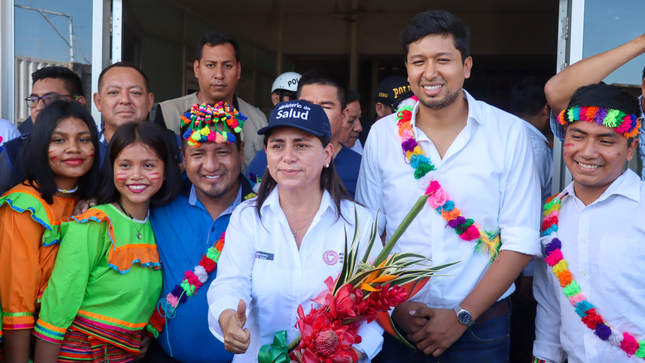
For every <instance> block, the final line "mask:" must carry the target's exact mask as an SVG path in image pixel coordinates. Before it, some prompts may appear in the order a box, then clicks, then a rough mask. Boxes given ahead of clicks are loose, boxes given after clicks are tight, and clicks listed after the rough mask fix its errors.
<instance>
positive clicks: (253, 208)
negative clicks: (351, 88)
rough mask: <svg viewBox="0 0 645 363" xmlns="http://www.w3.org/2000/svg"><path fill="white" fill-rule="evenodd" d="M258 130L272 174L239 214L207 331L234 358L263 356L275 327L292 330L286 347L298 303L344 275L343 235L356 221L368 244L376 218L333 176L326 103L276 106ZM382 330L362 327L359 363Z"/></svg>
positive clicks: (306, 305) (377, 344) (305, 303)
mask: <svg viewBox="0 0 645 363" xmlns="http://www.w3.org/2000/svg"><path fill="white" fill-rule="evenodd" d="M258 133H259V134H261V135H264V145H265V150H266V153H267V159H268V166H267V168H268V170H269V173H268V177H266V178H265V179H264V180H262V184H261V186H260V190H259V192H258V196H257V198H256V199H253V200H250V201H247V202H245V203H243V204H241V205H240V206H239V207H238V208H237V209H236V210H235V211H234V212H233V215H232V216H231V220H230V224H229V226H228V229H227V231H226V244H225V246H224V249H223V252H222V256H221V258H220V260H219V266H218V274H217V278H216V280H215V281H213V284H212V285H211V286H210V289H209V291H208V301H209V306H210V308H209V317H208V318H209V325H210V327H211V331H212V332H213V334H215V336H217V337H218V338H219V339H220V340H222V341H224V344H225V346H226V349H227V350H229V351H231V352H233V353H236V354H237V355H236V356H235V359H234V362H255V361H257V359H258V358H257V357H258V351H259V349H260V347H261V346H262V345H265V344H270V343H272V342H273V338H274V334H275V333H276V332H278V331H281V330H286V331H287V343H289V342H291V341H293V340H295V339H296V338H297V337H298V335H299V331H298V329H297V328H296V327H295V326H296V321H297V318H298V315H297V308H298V305H302V308H303V309H304V312H305V314H306V313H308V312H309V311H310V310H311V308H312V307H316V308H319V307H320V305H318V304H317V303H314V302H312V301H310V300H311V299H314V298H315V297H316V296H317V295H318V294H319V293H320V292H322V291H323V290H325V289H326V286H325V284H324V280H325V279H326V278H327V277H329V276H331V277H332V278H336V276H338V274H339V273H340V272H341V268H342V265H343V263H342V259H343V251H344V249H345V231H347V232H348V233H350V234H351V231H353V230H354V228H356V227H357V226H358V227H359V241H360V242H364V243H362V244H361V245H366V244H367V243H365V242H366V241H367V240H368V238H369V231H370V226H371V224H372V223H373V219H372V217H371V214H370V213H369V211H368V210H367V209H365V208H364V207H362V206H360V205H357V204H355V203H354V202H353V201H351V200H350V199H349V195H348V194H347V191H346V190H345V188H344V187H343V184H342V182H341V181H340V179H339V178H338V175H337V174H336V170H335V169H334V165H333V162H332V155H333V153H334V150H333V146H332V145H331V144H330V143H329V140H330V138H331V131H330V127H329V120H328V119H327V116H326V114H325V112H324V111H323V109H322V107H320V106H318V105H314V104H312V103H309V102H307V101H303V100H300V101H290V102H283V103H280V104H278V106H277V107H276V108H275V109H274V110H273V111H272V112H271V115H270V116H269V123H268V126H266V127H265V128H263V129H260V130H259V131H258ZM354 209H356V216H358V221H356V220H355V212H354ZM348 239H349V240H351V235H350V236H349V237H348ZM379 247H380V246H379ZM348 248H349V246H348ZM379 250H380V248H375V251H373V254H374V256H376V254H378V252H379ZM362 253H363V251H361V252H360V253H359V255H362ZM247 307H248V310H247ZM247 317H248V319H247ZM382 332H383V330H382V329H381V328H380V327H379V326H378V325H377V324H376V323H375V322H373V323H370V324H363V325H362V326H361V327H360V329H359V330H358V334H359V335H360V336H361V338H362V342H361V343H359V344H354V345H353V348H354V349H355V350H356V352H357V353H358V357H361V358H360V359H361V361H369V360H370V359H371V358H372V357H373V356H374V355H376V353H378V351H379V350H380V349H381V345H382Z"/></svg>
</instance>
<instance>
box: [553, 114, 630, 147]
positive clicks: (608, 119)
mask: <svg viewBox="0 0 645 363" xmlns="http://www.w3.org/2000/svg"><path fill="white" fill-rule="evenodd" d="M576 121H586V122H595V123H596V124H598V125H601V126H606V127H609V128H610V129H612V130H614V131H616V132H617V133H619V134H621V135H623V136H625V137H626V138H628V139H630V138H632V137H636V136H638V134H639V133H640V128H641V118H640V117H638V116H636V115H634V114H627V113H625V112H623V111H620V110H615V109H612V108H603V107H593V106H589V107H580V106H573V107H571V108H569V109H567V110H563V111H562V112H560V115H558V122H559V123H560V125H563V126H564V125H566V124H567V122H576Z"/></svg>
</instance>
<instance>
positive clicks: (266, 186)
mask: <svg viewBox="0 0 645 363" xmlns="http://www.w3.org/2000/svg"><path fill="white" fill-rule="evenodd" d="M270 136H271V133H270V132H269V133H267V134H265V135H264V146H265V147H266V146H267V143H268V141H269V137H270ZM318 139H319V140H320V142H321V143H322V146H323V148H325V147H327V145H329V139H328V138H327V137H326V136H318ZM276 185H278V183H277V182H276V181H275V179H273V177H272V176H271V173H269V169H268V168H267V169H266V170H265V172H264V176H263V177H262V183H261V184H260V189H259V190H258V198H257V202H256V206H255V208H256V210H257V212H258V216H259V217H260V219H262V214H261V213H260V209H261V208H262V204H264V201H265V200H266V199H267V197H268V196H269V194H271V192H272V191H273V189H274V188H275V187H276ZM320 190H326V191H327V192H329V195H330V196H331V199H332V200H333V201H334V205H335V206H336V218H339V217H341V216H342V214H341V211H340V203H341V202H342V201H343V199H348V200H352V197H351V196H350V195H349V193H347V189H345V185H344V184H343V181H342V180H340V177H339V176H338V173H337V172H336V167H335V166H334V161H333V160H332V162H330V163H329V167H328V168H323V169H322V173H321V174H320Z"/></svg>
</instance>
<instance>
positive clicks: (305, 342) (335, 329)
mask: <svg viewBox="0 0 645 363" xmlns="http://www.w3.org/2000/svg"><path fill="white" fill-rule="evenodd" d="M298 317H299V318H298V329H300V334H301V336H302V340H301V341H300V345H298V348H296V349H298V350H299V351H300V352H301V353H302V361H303V363H317V362H325V363H349V362H350V360H351V361H352V362H356V361H357V360H358V355H357V354H356V352H355V351H354V350H353V349H352V344H357V343H360V342H361V337H360V335H358V334H356V328H357V326H356V324H349V325H343V324H342V323H341V322H340V320H335V319H333V318H332V316H331V315H330V313H329V312H327V311H326V310H325V309H324V308H323V309H311V312H309V314H307V315H305V314H304V311H303V310H302V306H298Z"/></svg>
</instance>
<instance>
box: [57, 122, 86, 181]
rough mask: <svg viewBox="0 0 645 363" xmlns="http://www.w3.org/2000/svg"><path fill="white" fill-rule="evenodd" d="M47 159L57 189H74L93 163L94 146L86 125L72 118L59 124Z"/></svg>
mask: <svg viewBox="0 0 645 363" xmlns="http://www.w3.org/2000/svg"><path fill="white" fill-rule="evenodd" d="M48 157H49V167H50V168H51V169H52V172H53V173H54V179H55V180H56V184H57V185H58V187H59V188H65V189H68V188H69V189H71V188H74V187H75V186H76V182H77V180H78V178H80V177H81V176H83V175H85V174H86V173H87V172H88V171H89V170H90V169H91V168H92V163H93V162H94V145H93V144H92V135H91V134H90V129H89V127H87V124H86V123H85V122H84V121H83V120H81V119H78V118H73V117H69V118H66V119H64V120H63V121H61V122H59V123H58V125H57V126H56V128H55V129H54V131H53V132H52V135H51V138H50V141H49V151H48Z"/></svg>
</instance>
